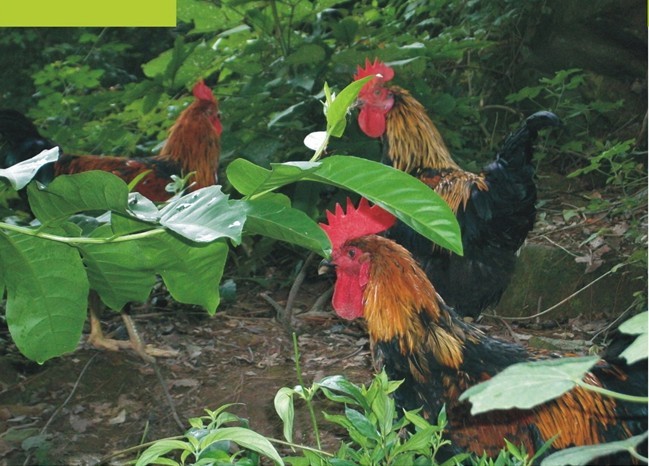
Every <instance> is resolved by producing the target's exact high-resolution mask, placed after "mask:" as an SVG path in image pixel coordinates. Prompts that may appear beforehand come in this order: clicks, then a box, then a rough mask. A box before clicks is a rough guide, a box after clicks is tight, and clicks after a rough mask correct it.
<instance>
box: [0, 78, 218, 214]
mask: <svg viewBox="0 0 649 466" xmlns="http://www.w3.org/2000/svg"><path fill="white" fill-rule="evenodd" d="M193 93H194V97H195V100H194V102H193V103H192V104H191V105H189V106H188V107H187V108H186V109H185V110H184V111H183V112H182V114H181V115H180V116H179V117H178V119H177V120H176V123H175V124H174V125H173V126H172V127H171V129H170V130H169V137H168V139H167V142H166V143H165V144H164V146H163V148H162V150H161V151H160V153H159V154H158V155H156V156H154V157H146V158H125V157H111V156H97V155H70V154H65V155H63V156H62V157H61V158H60V159H59V160H58V161H57V162H55V163H54V164H53V166H51V167H46V170H45V174H42V173H41V174H39V175H40V178H41V180H42V181H50V179H51V178H52V176H59V175H71V174H74V173H81V172H86V171H90V170H101V171H107V172H111V173H113V174H115V175H117V176H119V177H120V178H121V179H123V180H124V181H126V182H127V183H130V182H131V181H132V180H133V179H134V178H136V177H137V176H138V175H140V174H141V173H143V172H149V173H148V174H147V175H145V176H144V178H142V179H141V180H140V181H139V182H138V184H137V185H136V187H135V191H137V192H139V193H141V194H142V195H144V196H145V197H147V198H149V199H151V200H152V201H155V202H162V201H166V200H168V199H169V198H170V197H171V196H172V195H173V193H172V192H169V191H167V190H166V187H167V185H168V184H169V183H171V181H172V178H171V175H187V174H189V173H193V180H192V181H193V183H192V184H191V186H190V187H189V190H195V189H199V188H204V187H206V186H211V185H214V184H216V182H217V170H218V167H219V157H220V153H221V152H220V151H221V149H220V137H221V132H222V130H223V128H222V125H221V120H220V116H219V108H218V103H217V101H216V99H215V97H214V95H213V94H212V90H211V89H210V88H209V87H207V86H206V85H205V83H204V82H203V81H199V82H198V83H197V84H196V85H195V86H194V89H193ZM0 136H1V137H2V140H3V142H4V143H5V144H6V145H7V146H8V147H5V148H3V152H4V156H3V164H2V165H3V166H4V167H7V166H10V165H13V164H15V163H18V162H21V161H23V160H26V159H28V158H30V157H33V156H34V155H36V154H38V153H39V152H40V151H41V150H43V149H49V148H51V147H54V146H55V145H56V144H54V143H52V142H50V141H49V140H47V139H46V138H44V137H43V136H41V135H40V134H39V132H38V130H37V129H36V127H35V126H34V124H33V123H32V122H31V121H29V119H27V118H26V117H25V116H24V115H22V114H21V113H19V112H17V111H15V110H0Z"/></svg>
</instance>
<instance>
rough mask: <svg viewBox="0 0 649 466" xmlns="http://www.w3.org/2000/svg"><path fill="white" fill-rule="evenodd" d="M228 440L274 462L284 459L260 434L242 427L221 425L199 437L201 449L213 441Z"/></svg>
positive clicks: (279, 462) (281, 463)
mask: <svg viewBox="0 0 649 466" xmlns="http://www.w3.org/2000/svg"><path fill="white" fill-rule="evenodd" d="M223 440H228V441H230V442H234V443H236V444H237V445H239V446H242V447H244V448H247V449H249V450H252V451H255V452H257V453H259V454H260V455H264V456H266V457H268V458H270V459H271V460H273V461H274V462H275V463H277V464H280V465H283V464H284V461H282V458H281V457H280V456H279V453H277V450H275V447H273V445H272V444H271V443H270V442H269V441H268V439H266V437H263V436H262V435H259V434H258V433H257V432H254V431H252V430H249V429H244V428H242V427H223V428H221V429H218V430H216V431H214V432H213V433H211V434H209V435H206V436H205V437H203V438H202V439H201V449H204V448H206V447H207V446H209V445H211V444H212V443H214V442H220V441H223Z"/></svg>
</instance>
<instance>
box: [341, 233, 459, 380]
mask: <svg viewBox="0 0 649 466" xmlns="http://www.w3.org/2000/svg"><path fill="white" fill-rule="evenodd" d="M353 243H354V244H355V245H357V246H358V247H359V248H360V249H361V250H362V251H364V252H367V253H369V257H370V258H369V260H370V261H371V264H372V265H371V267H370V279H369V283H368V284H367V287H366V288H365V292H364V296H363V298H364V316H365V320H366V321H367V327H368V331H369V334H370V338H371V339H372V340H373V341H374V342H390V341H392V340H393V339H396V340H397V341H398V344H399V350H400V351H401V353H402V354H406V353H409V354H413V353H417V352H421V351H430V352H431V354H433V355H434V356H435V358H436V359H437V361H438V362H439V363H440V364H442V365H445V366H449V367H453V368H456V369H457V368H458V367H459V365H460V364H461V363H462V346H463V335H462V331H461V329H460V328H457V327H456V326H455V325H454V324H453V322H452V321H453V319H452V317H451V315H450V314H449V313H448V312H447V311H446V310H445V309H442V308H441V307H440V301H439V298H438V296H437V293H436V292H435V288H433V285H432V284H431V283H430V281H429V280H428V278H427V277H426V274H425V273H424V271H423V270H422V269H421V268H420V267H419V266H418V265H417V263H416V262H415V260H414V259H413V257H412V255H411V254H410V253H409V252H408V251H407V250H406V249H405V248H403V247H402V246H400V245H399V244H397V243H395V242H393V241H391V240H389V239H386V238H383V237H379V236H365V237H363V238H360V239H358V240H354V241H353ZM425 322H428V324H425ZM442 322H444V325H441V324H442Z"/></svg>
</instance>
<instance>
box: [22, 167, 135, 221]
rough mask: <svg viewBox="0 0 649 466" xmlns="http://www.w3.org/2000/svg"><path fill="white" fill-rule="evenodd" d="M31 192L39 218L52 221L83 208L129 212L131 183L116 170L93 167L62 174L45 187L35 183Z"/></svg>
mask: <svg viewBox="0 0 649 466" xmlns="http://www.w3.org/2000/svg"><path fill="white" fill-rule="evenodd" d="M27 194H28V197H29V205H30V206H31V209H32V212H34V215H35V216H36V218H38V219H39V220H40V221H41V222H42V223H44V224H52V223H53V222H57V221H63V220H67V218H68V217H69V216H70V215H72V214H75V213H77V212H82V211H99V212H104V211H108V210H110V211H114V212H122V213H126V208H127V200H128V186H127V185H126V183H125V182H124V181H123V180H121V179H120V178H119V177H117V176H115V175H113V174H112V173H108V172H103V171H89V172H85V173H79V174H76V175H63V176H58V177H56V179H55V180H54V181H52V183H50V184H49V186H47V187H44V188H42V189H41V188H38V187H37V186H36V184H35V183H32V184H30V185H29V186H28V187H27Z"/></svg>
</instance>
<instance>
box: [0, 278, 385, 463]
mask: <svg viewBox="0 0 649 466" xmlns="http://www.w3.org/2000/svg"><path fill="white" fill-rule="evenodd" d="M327 287H328V283H326V282H319V283H317V282H316V283H308V284H306V285H305V286H304V287H303V288H302V289H301V291H300V295H299V297H298V299H297V301H296V307H297V310H298V311H299V310H300V309H301V310H305V309H307V308H308V307H310V304H312V303H313V301H314V300H315V299H316V298H317V296H319V295H320V294H322V293H323V292H324V291H326V289H327ZM259 292H260V290H259V289H256V288H255V287H250V288H248V289H246V290H240V291H239V292H238V293H237V295H238V297H237V302H236V304H231V305H224V306H222V307H221V308H220V309H219V311H218V312H217V314H216V315H215V316H214V317H209V316H207V314H206V313H205V312H204V311H201V310H200V309H192V308H187V307H185V308H182V307H179V306H177V308H175V309H173V310H168V309H156V308H155V307H150V308H148V309H146V310H139V311H134V312H133V317H134V318H135V322H136V325H137V328H138V330H139V332H140V333H141V335H142V337H143V339H144V340H145V341H146V342H147V343H149V344H153V345H154V346H157V347H159V348H164V349H174V350H177V351H178V355H177V356H176V357H171V358H158V359H157V366H158V368H159V370H160V374H161V376H162V379H163V381H164V383H165V385H166V387H167V389H168V392H169V394H170V395H171V399H172V401H173V405H174V409H175V410H176V411H177V414H178V416H179V418H180V419H181V420H182V421H183V423H184V424H185V426H186V427H188V424H187V419H188V418H190V417H196V416H201V415H203V414H204V412H203V410H204V408H209V409H216V408H217V407H220V406H222V405H224V404H226V403H240V405H237V406H234V407H232V408H230V409H229V411H231V412H233V413H235V414H237V415H239V416H241V417H244V418H247V419H249V420H250V424H251V428H252V429H254V430H256V431H257V432H260V433H262V434H264V435H266V436H271V437H275V438H282V426H281V421H280V419H279V417H278V416H277V415H276V414H275V412H274V408H273V398H274V396H275V393H276V392H277V390H278V389H280V388H281V387H284V386H289V387H293V386H295V385H296V384H297V381H296V373H295V364H294V356H293V354H294V350H293V343H292V337H291V335H290V333H289V332H288V331H287V330H286V329H285V328H284V327H283V326H282V325H280V324H279V323H278V322H277V320H276V319H275V310H274V309H273V307H272V306H271V305H270V304H269V303H268V302H267V301H266V300H264V299H262V298H261V297H260V296H259ZM283 294H284V295H285V293H283ZM273 298H274V299H276V300H277V301H279V302H280V303H284V299H285V296H282V292H280V293H278V295H277V296H273ZM103 322H104V327H105V329H107V330H108V331H115V332H116V333H117V338H125V336H121V335H120V334H123V333H124V330H123V328H122V326H121V322H122V321H121V319H120V318H119V316H118V315H116V314H113V315H110V314H108V315H106V316H104V318H103ZM295 322H296V325H295V327H296V328H295V330H296V332H297V333H298V334H299V338H298V342H299V349H300V352H301V365H302V371H303V376H304V380H305V383H306V384H310V383H311V382H312V381H314V380H319V379H321V378H322V377H324V376H325V375H335V374H344V375H345V376H347V377H348V378H349V379H350V380H353V381H355V382H359V383H365V382H368V381H369V380H370V378H371V374H372V372H371V361H370V356H369V346H368V340H367V338H366V337H365V336H364V333H363V329H362V328H361V327H359V326H358V325H357V324H355V323H352V324H342V323H341V322H340V321H339V320H338V319H337V318H335V317H334V315H333V314H332V313H329V314H324V315H320V314H316V315H309V316H304V317H300V316H299V315H298V316H297V317H296V319H295ZM0 339H1V340H0V341H1V345H2V347H0V355H1V357H0V465H22V464H71V465H91V464H97V463H99V462H100V461H101V460H103V459H104V458H106V457H108V456H109V455H111V454H112V453H114V452H117V451H120V450H123V449H126V448H129V447H132V446H135V445H138V444H140V443H144V442H148V441H151V440H156V439H159V438H162V437H167V436H173V435H179V434H181V433H182V430H181V429H180V428H179V427H178V426H177V424H176V423H175V422H174V418H173V416H172V409H171V408H170V404H169V403H168V402H167V400H166V398H165V394H164V390H163V388H162V385H161V382H160V380H159V378H158V377H157V376H156V371H155V369H154V367H153V366H152V365H151V364H149V363H146V362H145V361H144V360H143V359H141V358H140V357H139V356H137V355H136V354H135V353H134V352H132V351H128V350H127V351H122V352H117V353H114V352H107V351H99V350H96V349H94V348H91V347H89V346H88V344H87V343H86V342H85V335H84V341H82V342H81V343H80V345H79V348H78V349H77V351H75V352H74V353H72V354H69V355H66V356H63V357H60V358H56V359H54V360H51V361H48V362H47V363H45V364H43V365H42V366H39V365H37V364H35V363H32V362H29V361H28V360H26V359H25V358H23V357H22V356H21V355H20V354H19V353H18V351H17V349H16V348H15V346H14V345H13V343H11V342H10V337H9V335H8V334H7V331H6V328H4V329H2V333H1V334H0ZM297 411H301V410H300V406H298V407H297ZM297 419H298V423H297V435H296V440H297V439H300V438H301V437H302V436H303V435H306V432H307V431H306V430H305V432H301V430H302V428H301V425H306V424H304V423H302V424H301V423H300V421H299V419H300V416H297ZM305 421H306V419H305ZM305 441H307V442H308V439H305ZM30 447H31V448H30ZM134 457H135V456H134V454H131V455H125V456H120V457H115V458H112V459H107V463H108V464H123V463H124V462H125V461H126V460H128V459H133V458H134Z"/></svg>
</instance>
